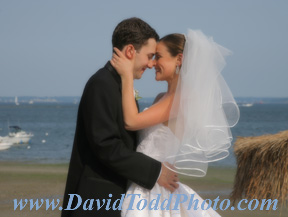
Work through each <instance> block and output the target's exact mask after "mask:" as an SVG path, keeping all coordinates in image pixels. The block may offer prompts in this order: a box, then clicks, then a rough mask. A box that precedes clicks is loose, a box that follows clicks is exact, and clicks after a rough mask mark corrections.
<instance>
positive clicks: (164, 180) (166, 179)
mask: <svg viewBox="0 0 288 217" xmlns="http://www.w3.org/2000/svg"><path fill="white" fill-rule="evenodd" d="M157 182H158V184H159V185H161V186H163V187H164V188H166V189H168V190H169V191H171V192H174V191H175V190H176V189H177V188H178V187H179V184H178V183H177V182H179V178H178V175H177V173H175V172H174V171H172V170H170V169H168V168H167V167H166V166H165V165H164V164H163V163H162V167H161V174H160V177H159V179H158V181H157Z"/></svg>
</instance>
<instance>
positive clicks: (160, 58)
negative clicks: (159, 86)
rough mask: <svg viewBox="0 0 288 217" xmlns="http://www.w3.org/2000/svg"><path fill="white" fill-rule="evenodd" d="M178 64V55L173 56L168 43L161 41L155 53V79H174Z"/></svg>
mask: <svg viewBox="0 0 288 217" xmlns="http://www.w3.org/2000/svg"><path fill="white" fill-rule="evenodd" d="M176 66H177V57H173V56H171V54H170V53H169V51H168V49H167V47H166V45H165V44H164V43H163V42H159V43H158V44H157V47H156V54H155V66H154V68H155V71H156V72H155V73H156V77H155V79H156V80H157V81H169V80H173V78H174V76H175V71H176Z"/></svg>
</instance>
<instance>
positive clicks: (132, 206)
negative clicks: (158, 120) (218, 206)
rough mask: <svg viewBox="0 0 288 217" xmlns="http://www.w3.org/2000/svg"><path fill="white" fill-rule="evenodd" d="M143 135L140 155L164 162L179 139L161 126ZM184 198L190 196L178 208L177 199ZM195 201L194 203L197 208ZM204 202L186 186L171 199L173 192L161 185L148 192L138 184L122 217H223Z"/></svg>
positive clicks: (133, 188)
mask: <svg viewBox="0 0 288 217" xmlns="http://www.w3.org/2000/svg"><path fill="white" fill-rule="evenodd" d="M139 134H140V138H139V139H140V140H139V142H140V143H139V145H138V147H137V151H138V152H142V153H144V154H146V155H148V156H150V157H152V158H154V159H156V160H158V161H161V162H163V161H164V159H165V156H166V152H167V151H168V150H167V146H166V145H167V144H169V142H171V141H175V140H174V138H175V135H174V134H173V133H172V131H171V130H170V128H168V127H166V126H165V125H163V124H158V125H156V126H153V127H149V128H147V129H143V130H141V131H140V132H139ZM129 194H132V195H135V196H134V198H133V199H134V201H133V200H132V201H131V198H132V197H131V195H130V196H128V195H129ZM139 194H140V195H141V196H140V195H139ZM159 194H160V196H159ZM180 194H185V195H186V196H187V201H186V202H185V203H180V204H179V205H177V206H175V204H176V202H177V195H180ZM137 195H139V196H137ZM184 197H185V196H183V195H182V196H180V201H183V200H184ZM157 198H158V204H157ZM159 198H160V199H159ZM169 198H171V200H170V201H171V203H170V206H169V207H168V206H167V204H169V203H168V201H169V200H168V199H169ZM191 198H192V199H193V200H194V203H193V204H192V202H191ZM196 199H197V200H198V201H199V202H198V209H197V210H195V201H196ZM165 200H166V201H165ZM178 200H179V198H178ZM193 200H192V201H193ZM145 201H146V202H147V203H146V202H145ZM150 202H151V204H150ZM202 202H203V199H202V198H201V197H200V196H199V195H198V194H197V193H196V192H195V191H193V190H192V189H191V188H190V187H188V186H187V185H184V184H182V183H179V188H178V189H177V190H176V191H175V192H173V196H171V192H170V191H168V190H166V189H165V188H164V187H162V186H160V185H159V184H158V183H157V182H156V184H155V186H154V187H153V188H152V189H151V190H147V189H145V188H143V187H141V186H139V185H137V184H135V183H132V184H131V185H130V187H129V189H128V191H127V193H126V198H125V200H124V201H123V204H122V211H121V215H122V216H123V217H150V216H153V217H160V216H161V217H170V216H172V217H180V216H181V217H220V215H219V214H218V213H217V212H215V211H214V210H213V209H212V207H213V204H212V205H211V208H209V209H208V210H205V209H206V208H207V207H208V205H207V204H206V205H204V204H205V203H203V205H202ZM178 203H179V202H178ZM189 203H190V204H189ZM149 204H150V205H149ZM161 204H162V207H161ZM201 205H202V208H201ZM137 206H138V207H137ZM149 206H150V207H149ZM157 207H158V209H157Z"/></svg>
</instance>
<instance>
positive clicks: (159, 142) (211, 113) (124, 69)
mask: <svg viewBox="0 0 288 217" xmlns="http://www.w3.org/2000/svg"><path fill="white" fill-rule="evenodd" d="M114 50H115V53H114V54H113V57H112V60H111V64H112V65H113V67H114V68H115V69H116V70H117V71H118V73H119V75H120V76H121V81H122V106H123V114H124V122H125V128H126V129H128V130H132V131H134V130H141V131H140V136H139V145H138V147H137V151H138V152H142V153H144V154H146V155H148V156H150V157H152V158H154V159H156V160H159V161H161V162H164V164H165V166H167V167H168V168H169V169H171V170H173V171H175V172H177V173H179V174H183V175H189V176H198V177H202V176H205V175H206V171H207V166H208V163H209V162H213V161H217V160H220V159H223V158H225V157H227V155H228V154H229V152H228V148H229V147H230V145H231V141H232V136H231V132H230V127H232V126H234V125H235V124H236V123H237V121H238V119H239V110H238V107H237V104H236V103H235V101H234V98H233V96H232V94H231V92H230V90H229V88H228V86H227V85H226V83H225V81H224V79H223V77H222V75H221V70H222V69H223V67H224V65H225V59H224V56H225V55H227V54H229V51H228V50H227V49H225V48H224V47H221V46H220V45H218V44H216V43H215V42H214V41H213V39H212V38H208V37H206V36H205V35H204V34H203V33H202V32H201V31H192V30H189V31H188V34H187V35H183V34H170V35H167V36H165V37H163V38H162V39H160V42H159V43H158V44H157V48H156V54H155V60H154V68H155V71H156V80H157V81H166V82H167V83H168V89H167V91H166V92H165V93H160V94H159V95H158V96H157V97H156V98H155V100H154V103H153V105H152V106H151V107H150V108H148V109H145V110H144V111H143V112H141V113H138V109H137V105H136V102H135V96H134V90H133V73H132V70H133V68H132V66H133V61H134V59H132V60H128V59H127V58H125V56H124V55H123V54H122V53H121V52H120V51H119V50H118V49H117V48H114ZM134 52H135V53H134V54H135V55H137V52H136V51H134ZM191 197H192V198H191ZM191 200H192V201H191ZM195 201H198V202H197V203H198V206H197V204H196V202H195ZM195 204H196V205H195ZM201 204H202V206H201ZM209 205H210V204H207V203H205V201H203V199H202V198H201V197H200V196H199V195H198V194H197V193H196V192H195V191H193V190H192V189H191V188H190V187H188V186H186V185H184V184H182V183H179V187H178V188H177V189H176V190H175V191H174V192H173V194H171V192H170V191H169V190H167V189H165V188H164V187H162V186H160V185H159V183H156V184H155V186H154V187H153V189H151V190H147V189H145V188H143V187H141V186H139V185H137V184H135V183H132V184H131V185H130V186H129V189H128V191H127V193H126V197H125V200H124V202H123V205H122V213H121V215H122V216H125V217H129V216H137V217H141V216H143V217H148V216H153V217H154V216H164V217H168V216H173V217H176V216H181V217H183V216H191V217H192V216H193V217H195V216H196V217H198V216H199V217H200V216H213V217H216V216H219V214H218V213H217V212H215V211H214V210H213V209H212V208H211V207H209ZM210 206H211V205H210Z"/></svg>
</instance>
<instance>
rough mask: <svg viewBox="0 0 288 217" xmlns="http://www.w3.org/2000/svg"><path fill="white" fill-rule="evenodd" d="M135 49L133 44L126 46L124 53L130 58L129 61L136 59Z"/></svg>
mask: <svg viewBox="0 0 288 217" xmlns="http://www.w3.org/2000/svg"><path fill="white" fill-rule="evenodd" d="M135 52H136V50H135V48H134V46H133V45H132V44H128V45H126V46H125V48H124V53H125V56H126V57H127V58H128V59H133V58H134V55H135Z"/></svg>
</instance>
